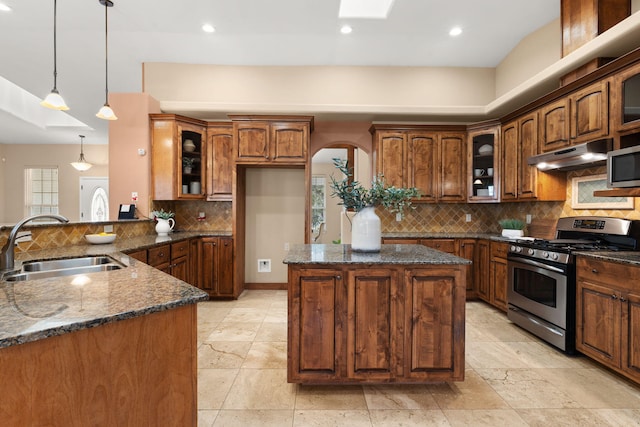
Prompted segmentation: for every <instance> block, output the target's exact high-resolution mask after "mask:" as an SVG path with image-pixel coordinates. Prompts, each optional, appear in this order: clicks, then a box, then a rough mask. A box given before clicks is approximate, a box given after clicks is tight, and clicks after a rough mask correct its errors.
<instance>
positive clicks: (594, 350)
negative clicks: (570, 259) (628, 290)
mask: <svg viewBox="0 0 640 427" xmlns="http://www.w3.org/2000/svg"><path fill="white" fill-rule="evenodd" d="M620 311H621V310H620V301H619V299H618V296H617V294H616V292H615V291H614V290H612V289H611V288H609V287H606V286H601V285H597V284H595V283H591V282H588V281H585V280H580V279H578V282H577V299H576V349H577V350H579V351H580V352H582V353H584V354H586V355H588V356H590V357H593V358H594V359H596V360H599V361H601V362H603V363H605V364H607V365H610V366H614V367H619V366H620V339H621V337H620Z"/></svg>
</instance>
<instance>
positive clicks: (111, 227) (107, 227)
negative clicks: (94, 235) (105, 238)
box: [104, 225, 113, 233]
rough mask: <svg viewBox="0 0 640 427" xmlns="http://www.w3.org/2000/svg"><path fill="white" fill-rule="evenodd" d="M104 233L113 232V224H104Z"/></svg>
mask: <svg viewBox="0 0 640 427" xmlns="http://www.w3.org/2000/svg"><path fill="white" fill-rule="evenodd" d="M104 232H105V233H113V225H105V226H104Z"/></svg>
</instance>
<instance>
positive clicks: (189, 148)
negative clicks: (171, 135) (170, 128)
mask: <svg viewBox="0 0 640 427" xmlns="http://www.w3.org/2000/svg"><path fill="white" fill-rule="evenodd" d="M182 149H183V150H184V151H186V152H188V153H192V152H193V151H195V149H196V144H194V143H193V141H192V140H190V139H185V140H184V142H183V143H182Z"/></svg>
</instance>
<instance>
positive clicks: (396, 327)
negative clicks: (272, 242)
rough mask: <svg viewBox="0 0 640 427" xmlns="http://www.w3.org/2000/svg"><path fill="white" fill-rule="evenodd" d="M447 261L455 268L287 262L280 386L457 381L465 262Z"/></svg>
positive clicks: (461, 358) (461, 352)
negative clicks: (284, 382)
mask: <svg viewBox="0 0 640 427" xmlns="http://www.w3.org/2000/svg"><path fill="white" fill-rule="evenodd" d="M314 246H316V245H314ZM383 246H387V245H383ZM388 246H413V245H388ZM423 248H424V247H423ZM425 250H427V251H430V252H434V253H439V254H443V253H442V252H439V251H434V250H432V249H428V248H425ZM443 255H444V254H443ZM451 257H452V258H457V259H458V260H461V262H460V264H454V263H450V264H446V265H441V264H437V263H434V265H414V264H411V263H407V264H406V265H398V264H397V263H395V264H384V263H376V264H369V265H363V264H353V263H350V262H348V263H343V264H336V263H331V264H318V263H310V264H304V263H295V264H294V263H288V264H289V266H288V269H289V270H288V271H289V300H288V308H289V318H288V321H289V329H288V355H287V356H288V381H289V382H292V383H306V384H354V383H428V382H441V381H462V380H464V368H465V362H464V337H465V333H464V322H465V292H466V290H465V288H466V283H465V281H466V270H467V268H468V265H465V264H466V263H468V261H466V260H462V259H461V258H458V257H455V256H451ZM286 261H287V260H285V262H286ZM450 261H451V260H450ZM453 261H455V260H453ZM463 261H466V262H463Z"/></svg>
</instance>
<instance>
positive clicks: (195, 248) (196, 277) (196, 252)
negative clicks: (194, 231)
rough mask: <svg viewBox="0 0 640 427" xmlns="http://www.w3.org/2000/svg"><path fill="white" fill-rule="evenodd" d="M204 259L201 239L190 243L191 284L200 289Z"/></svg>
mask: <svg viewBox="0 0 640 427" xmlns="http://www.w3.org/2000/svg"><path fill="white" fill-rule="evenodd" d="M201 258H202V247H201V239H199V238H196V239H191V240H190V241H189V283H190V284H192V285H193V286H195V287H197V288H199V287H200V281H201V277H200V275H201V272H200V270H201V269H200V264H201Z"/></svg>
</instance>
